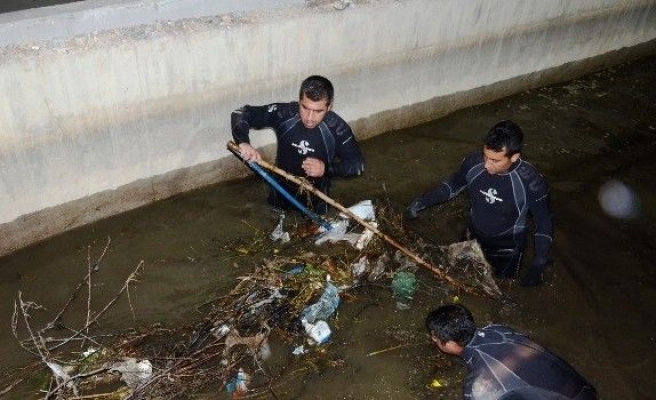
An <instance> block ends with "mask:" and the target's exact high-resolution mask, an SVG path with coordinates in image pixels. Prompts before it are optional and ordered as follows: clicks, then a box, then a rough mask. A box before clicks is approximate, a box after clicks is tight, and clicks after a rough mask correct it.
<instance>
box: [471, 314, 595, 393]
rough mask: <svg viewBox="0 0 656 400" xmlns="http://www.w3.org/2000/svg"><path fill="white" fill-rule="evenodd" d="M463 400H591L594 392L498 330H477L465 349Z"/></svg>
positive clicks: (528, 344) (523, 341) (562, 365)
mask: <svg viewBox="0 0 656 400" xmlns="http://www.w3.org/2000/svg"><path fill="white" fill-rule="evenodd" d="M462 358H463V360H464V361H465V362H466V363H467V366H468V367H469V375H468V376H467V379H466V381H465V386H464V398H465V399H472V400H497V399H503V400H568V399H575V400H594V399H596V398H597V395H596V391H595V389H594V387H593V386H592V385H591V384H590V383H589V382H588V381H586V380H585V378H583V377H582V376H581V375H579V373H578V372H576V370H574V368H572V367H571V366H570V365H569V364H568V363H567V362H566V361H564V360H562V359H561V358H559V357H558V356H556V355H555V354H553V353H551V352H550V351H549V350H547V349H545V348H543V347H542V346H540V345H538V344H536V343H534V342H533V341H531V340H530V339H529V338H528V337H526V336H525V335H522V334H520V333H517V332H515V331H513V330H512V329H510V328H508V327H505V326H502V325H490V326H487V327H485V328H482V329H478V330H477V331H476V334H474V337H473V338H472V340H471V341H470V342H469V344H467V345H466V346H465V349H464V351H463V353H462Z"/></svg>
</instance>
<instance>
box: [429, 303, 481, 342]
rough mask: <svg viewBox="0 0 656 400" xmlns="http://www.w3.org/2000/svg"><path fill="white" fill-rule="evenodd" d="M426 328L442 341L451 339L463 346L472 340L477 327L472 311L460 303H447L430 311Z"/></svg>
mask: <svg viewBox="0 0 656 400" xmlns="http://www.w3.org/2000/svg"><path fill="white" fill-rule="evenodd" d="M426 328H427V329H428V333H430V335H431V336H435V337H437V338H438V339H440V341H441V342H448V341H450V340H451V341H454V342H456V343H458V344H459V345H460V346H463V347H464V346H465V345H467V343H469V342H470V341H471V340H472V338H473V337H474V333H476V329H477V327H476V323H475V322H474V317H473V316H472V314H471V312H469V310H468V309H466V308H465V307H464V306H461V305H460V304H445V305H443V306H440V307H438V308H437V309H436V310H433V311H431V312H430V313H428V316H427V317H426Z"/></svg>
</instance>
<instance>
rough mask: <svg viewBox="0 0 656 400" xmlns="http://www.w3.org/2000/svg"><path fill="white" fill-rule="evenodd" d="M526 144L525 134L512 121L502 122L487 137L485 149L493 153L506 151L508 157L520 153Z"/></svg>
mask: <svg viewBox="0 0 656 400" xmlns="http://www.w3.org/2000/svg"><path fill="white" fill-rule="evenodd" d="M523 144H524V132H522V128H520V127H519V126H518V125H517V124H516V123H514V122H512V121H508V120H506V121H501V122H499V123H498V124H496V125H494V126H493V127H492V129H490V130H489V131H488V132H487V135H486V136H485V147H486V148H488V149H490V150H493V151H497V152H498V151H505V152H506V157H510V156H512V155H514V154H517V153H519V152H520V151H521V150H522V145H523Z"/></svg>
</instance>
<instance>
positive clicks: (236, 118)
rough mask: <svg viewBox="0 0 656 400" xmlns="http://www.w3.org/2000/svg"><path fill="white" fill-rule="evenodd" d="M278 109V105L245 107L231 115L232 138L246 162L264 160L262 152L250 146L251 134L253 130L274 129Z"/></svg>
mask: <svg viewBox="0 0 656 400" xmlns="http://www.w3.org/2000/svg"><path fill="white" fill-rule="evenodd" d="M277 107H278V105H276V104H269V105H267V106H249V105H245V106H243V107H241V108H239V109H237V110H235V111H233V112H232V114H231V115H230V125H231V128H232V138H233V139H234V140H235V142H236V143H237V144H238V145H239V152H240V155H241V157H242V158H243V159H244V160H245V161H251V160H255V161H260V160H262V155H261V154H260V152H259V151H257V150H256V149H255V148H254V147H253V146H251V145H250V137H249V133H250V130H251V128H253V129H262V128H266V127H274V120H275V117H276V115H277V113H276V109H277Z"/></svg>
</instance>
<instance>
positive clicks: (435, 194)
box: [406, 158, 469, 219]
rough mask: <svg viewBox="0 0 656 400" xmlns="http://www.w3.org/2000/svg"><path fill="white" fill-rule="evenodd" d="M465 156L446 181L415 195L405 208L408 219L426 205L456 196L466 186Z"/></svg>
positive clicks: (415, 216) (466, 167)
mask: <svg viewBox="0 0 656 400" xmlns="http://www.w3.org/2000/svg"><path fill="white" fill-rule="evenodd" d="M467 164H468V163H467V158H465V160H463V162H462V164H461V165H460V169H458V172H456V173H455V174H453V175H451V176H450V177H449V178H448V179H447V180H446V181H444V182H442V183H441V184H440V185H439V186H438V187H437V188H435V189H433V190H431V191H429V192H426V193H423V194H421V195H420V196H418V197H416V198H415V199H414V200H413V201H412V203H410V206H408V209H407V210H406V217H407V218H409V219H415V218H417V213H418V212H419V211H421V210H424V209H426V208H428V207H431V206H434V205H436V204H442V203H444V202H447V201H449V200H451V199H452V198H454V197H456V196H458V195H459V194H460V193H462V191H463V190H464V189H465V187H466V186H467V179H466V176H467V175H466V174H467V170H468V169H469V167H468V166H467Z"/></svg>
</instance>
